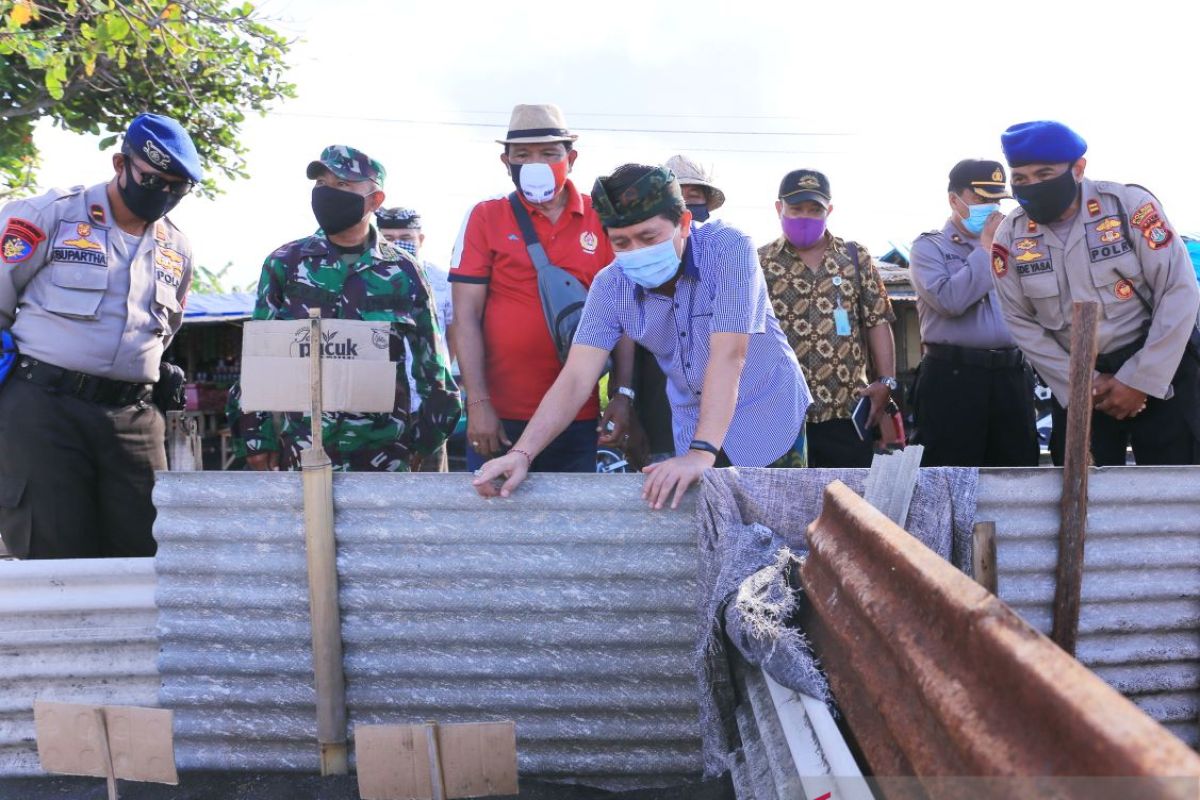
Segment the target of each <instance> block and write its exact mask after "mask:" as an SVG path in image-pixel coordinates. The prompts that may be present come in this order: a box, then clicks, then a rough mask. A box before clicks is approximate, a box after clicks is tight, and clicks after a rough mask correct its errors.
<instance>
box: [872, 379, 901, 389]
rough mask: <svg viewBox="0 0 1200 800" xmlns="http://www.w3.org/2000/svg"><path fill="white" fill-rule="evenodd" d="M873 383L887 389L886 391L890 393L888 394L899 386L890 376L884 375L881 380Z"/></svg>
mask: <svg viewBox="0 0 1200 800" xmlns="http://www.w3.org/2000/svg"><path fill="white" fill-rule="evenodd" d="M875 382H876V383H882V384H883V385H884V386H886V387H887V388H888V391H890V392H894V391H896V388H897V387H898V386H899V384H898V383H896V379H895V378H893V377H892V376H891V375H884V376H883V377H882V378H879V379H878V380H876V381H875Z"/></svg>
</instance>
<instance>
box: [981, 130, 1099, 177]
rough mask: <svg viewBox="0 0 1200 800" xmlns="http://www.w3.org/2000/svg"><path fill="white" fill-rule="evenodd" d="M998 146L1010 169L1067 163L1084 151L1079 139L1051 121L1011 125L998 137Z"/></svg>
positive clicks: (1085, 144) (1084, 148) (1070, 131)
mask: <svg viewBox="0 0 1200 800" xmlns="http://www.w3.org/2000/svg"><path fill="white" fill-rule="evenodd" d="M1000 146H1001V147H1002V148H1003V149H1004V158H1005V159H1006V160H1007V161H1008V165H1009V166H1010V167H1023V166H1025V165H1026V164H1062V163H1070V162H1073V161H1075V159H1077V158H1079V157H1080V156H1082V155H1083V154H1084V153H1086V152H1087V142H1085V141H1084V140H1083V137H1082V136H1080V135H1079V134H1078V133H1076V132H1075V131H1073V130H1071V129H1070V128H1068V127H1067V126H1066V125H1063V124H1062V123H1061V122H1054V121H1053V120H1038V121H1036V122H1020V123H1018V124H1016V125H1013V126H1012V127H1011V128H1009V129H1008V130H1006V131H1005V132H1004V133H1003V134H1001V136H1000Z"/></svg>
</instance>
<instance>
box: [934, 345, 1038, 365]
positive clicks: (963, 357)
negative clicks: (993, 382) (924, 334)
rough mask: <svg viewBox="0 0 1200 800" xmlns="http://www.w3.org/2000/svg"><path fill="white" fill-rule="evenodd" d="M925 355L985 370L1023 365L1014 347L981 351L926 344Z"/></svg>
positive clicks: (974, 348)
mask: <svg viewBox="0 0 1200 800" xmlns="http://www.w3.org/2000/svg"><path fill="white" fill-rule="evenodd" d="M925 354H926V355H928V356H930V357H931V358H936V359H938V360H939V361H949V362H951V363H952V364H965V365H967V366H971V367H985V368H987V369H1010V368H1012V367H1020V366H1022V365H1024V363H1025V356H1024V355H1022V354H1021V351H1020V350H1019V349H1018V348H1016V347H1002V348H999V349H996V350H983V349H980V348H977V347H959V346H958V345H956V344H926V345H925Z"/></svg>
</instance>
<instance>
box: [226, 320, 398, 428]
mask: <svg viewBox="0 0 1200 800" xmlns="http://www.w3.org/2000/svg"><path fill="white" fill-rule="evenodd" d="M310 330H311V324H310V321H309V320H307V319H305V320H288V321H274V320H273V321H269V322H264V321H253V322H247V323H246V327H245V330H244V331H243V334H242V377H241V384H242V408H243V409H244V410H246V411H299V412H302V413H309V412H311V405H312V390H311V388H310V386H311V383H310V381H311V377H310V372H311V365H310V353H311V350H310V347H311V344H310V342H309V339H310ZM321 338H322V340H323V341H322V344H321V348H322V354H321V372H322V390H323V391H322V393H321V397H322V402H323V404H324V408H325V411H352V412H354V411H356V412H385V411H391V410H392V409H393V408H394V407H395V404H396V362H394V361H392V360H391V358H390V352H391V339H392V326H391V323H389V322H364V321H362V320H349V319H323V320H321Z"/></svg>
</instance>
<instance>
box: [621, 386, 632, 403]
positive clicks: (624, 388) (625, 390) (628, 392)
mask: <svg viewBox="0 0 1200 800" xmlns="http://www.w3.org/2000/svg"><path fill="white" fill-rule="evenodd" d="M617 394H623V395H625V396H626V397H628V398H629V402H631V403H632V402H633V401H634V400H637V392H635V391H634V390H633V389H630V388H629V387H628V386H618V387H617Z"/></svg>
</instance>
